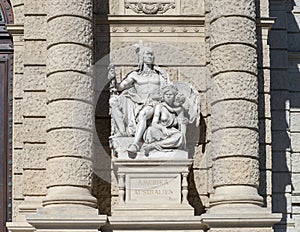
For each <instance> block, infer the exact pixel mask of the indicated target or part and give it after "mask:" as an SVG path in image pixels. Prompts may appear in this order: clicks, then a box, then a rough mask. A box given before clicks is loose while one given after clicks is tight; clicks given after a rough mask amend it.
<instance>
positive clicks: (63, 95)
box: [47, 71, 94, 104]
mask: <svg viewBox="0 0 300 232" xmlns="http://www.w3.org/2000/svg"><path fill="white" fill-rule="evenodd" d="M47 86H48V88H47V97H48V100H51V101H53V100H56V99H79V100H84V101H88V102H91V103H92V102H93V97H94V96H93V91H94V90H93V86H94V79H93V77H92V76H89V75H85V74H82V73H78V72H71V71H70V72H64V73H54V74H52V75H50V76H49V77H48V78H47ZM74 104H76V103H74Z"/></svg>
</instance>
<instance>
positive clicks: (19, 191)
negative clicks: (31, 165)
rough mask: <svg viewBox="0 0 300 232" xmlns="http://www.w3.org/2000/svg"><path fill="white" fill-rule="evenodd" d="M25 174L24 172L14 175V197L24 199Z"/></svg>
mask: <svg viewBox="0 0 300 232" xmlns="http://www.w3.org/2000/svg"><path fill="white" fill-rule="evenodd" d="M23 187H24V176H23V174H21V175H20V174H18V175H16V174H15V175H13V186H12V188H13V193H14V199H24V195H23Z"/></svg>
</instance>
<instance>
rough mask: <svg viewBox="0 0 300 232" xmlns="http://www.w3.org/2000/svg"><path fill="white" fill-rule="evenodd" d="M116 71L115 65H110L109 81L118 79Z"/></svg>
mask: <svg viewBox="0 0 300 232" xmlns="http://www.w3.org/2000/svg"><path fill="white" fill-rule="evenodd" d="M116 76H117V75H116V69H115V66H114V65H113V64H110V65H109V66H108V75H107V78H108V80H110V81H111V80H113V79H115V78H116Z"/></svg>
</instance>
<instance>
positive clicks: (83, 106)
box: [48, 100, 94, 130]
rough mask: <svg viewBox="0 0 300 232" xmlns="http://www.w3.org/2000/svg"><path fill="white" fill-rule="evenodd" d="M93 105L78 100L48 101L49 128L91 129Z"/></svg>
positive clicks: (92, 124)
mask: <svg viewBox="0 0 300 232" xmlns="http://www.w3.org/2000/svg"><path fill="white" fill-rule="evenodd" d="M93 116H94V106H93V104H91V103H87V102H83V101H78V100H60V101H54V102H51V103H49V105H48V119H49V122H50V124H49V128H48V129H51V128H60V127H70V128H72V127H75V128H84V129H87V130H91V129H92V128H93V126H94V122H93V121H94V120H93Z"/></svg>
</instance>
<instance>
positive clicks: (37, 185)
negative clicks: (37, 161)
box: [23, 170, 47, 196]
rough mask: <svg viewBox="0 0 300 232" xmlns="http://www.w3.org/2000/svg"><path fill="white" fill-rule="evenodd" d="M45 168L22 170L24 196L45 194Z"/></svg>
mask: <svg viewBox="0 0 300 232" xmlns="http://www.w3.org/2000/svg"><path fill="white" fill-rule="evenodd" d="M45 180H46V170H24V187H23V194H24V196H41V195H46V193H47V189H46V183H45Z"/></svg>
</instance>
